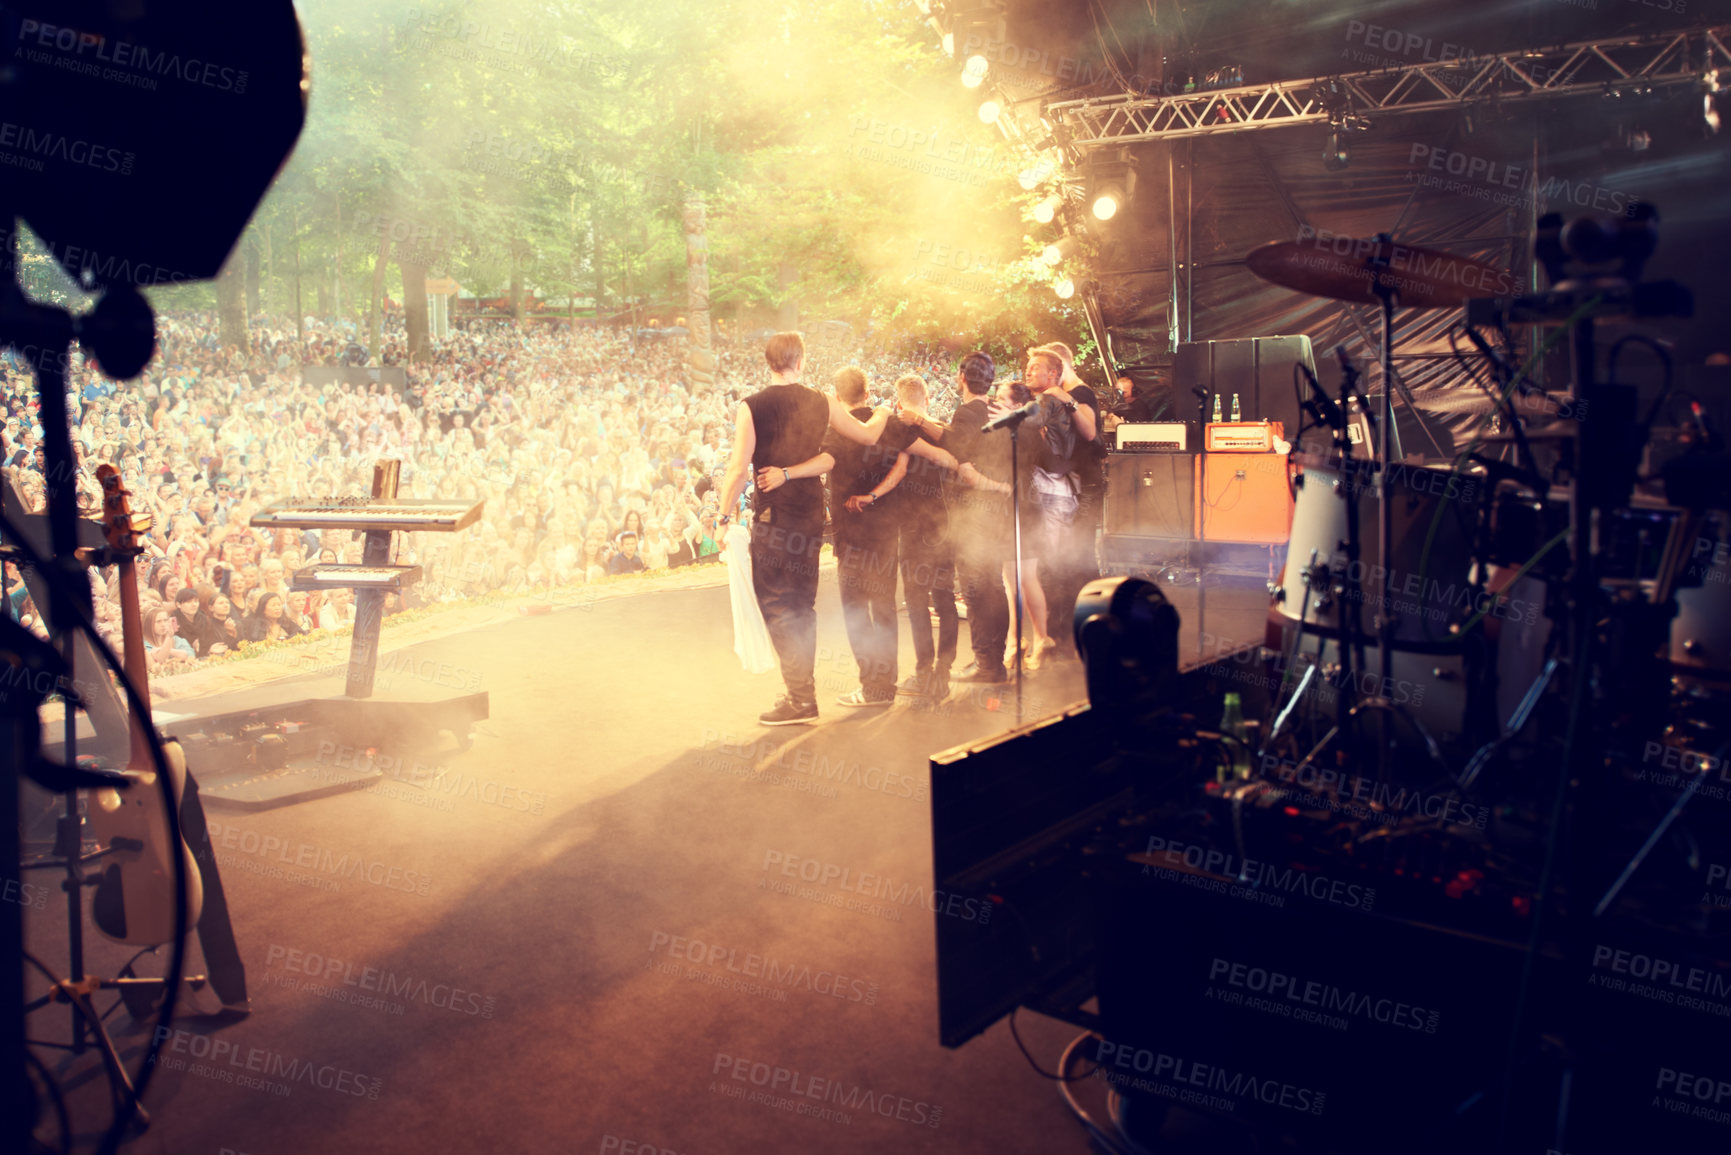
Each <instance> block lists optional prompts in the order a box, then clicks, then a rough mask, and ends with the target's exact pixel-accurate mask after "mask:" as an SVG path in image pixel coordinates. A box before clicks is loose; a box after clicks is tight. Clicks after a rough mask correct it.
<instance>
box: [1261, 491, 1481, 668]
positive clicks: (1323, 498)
mask: <svg viewBox="0 0 1731 1155" xmlns="http://www.w3.org/2000/svg"><path fill="white" fill-rule="evenodd" d="M1297 460H1299V461H1300V463H1301V464H1302V465H1303V468H1304V471H1303V473H1302V474H1301V475H1300V478H1299V482H1298V484H1299V490H1298V498H1297V500H1296V501H1295V502H1294V505H1293V516H1292V539H1291V544H1290V545H1288V547H1287V551H1286V569H1285V572H1284V574H1283V575H1282V580H1281V585H1280V589H1279V590H1278V591H1277V592H1276V594H1275V601H1276V604H1277V606H1278V608H1279V612H1280V613H1281V614H1282V615H1283V616H1285V617H1287V618H1290V619H1292V620H1293V621H1300V620H1302V621H1303V622H1304V625H1305V628H1306V629H1310V630H1314V631H1315V632H1317V633H1320V634H1323V635H1324V636H1329V637H1332V636H1335V635H1337V634H1339V632H1340V628H1341V620H1342V610H1343V604H1342V603H1343V601H1344V599H1343V598H1342V597H1341V596H1340V595H1338V594H1336V592H1335V590H1336V588H1337V587H1339V586H1340V585H1341V584H1342V582H1343V581H1344V580H1345V579H1346V577H1347V576H1349V575H1348V574H1347V556H1346V513H1347V494H1346V484H1345V481H1344V479H1343V478H1342V476H1341V473H1340V471H1339V470H1338V469H1335V468H1334V467H1333V466H1332V465H1329V464H1325V463H1323V462H1321V461H1320V460H1319V459H1316V458H1310V457H1305V458H1299V459H1297ZM1357 476H1358V480H1357V489H1358V491H1359V492H1358V540H1359V562H1358V567H1357V569H1356V571H1355V572H1354V573H1353V574H1351V575H1350V576H1352V577H1354V578H1356V579H1357V580H1358V583H1359V587H1360V588H1359V596H1360V598H1361V599H1362V605H1363V607H1364V609H1365V611H1367V612H1365V613H1363V614H1362V615H1361V616H1360V619H1359V620H1360V623H1361V625H1362V628H1363V629H1364V631H1365V633H1366V635H1367V636H1374V635H1375V633H1376V616H1377V611H1378V610H1379V609H1380V608H1382V607H1383V596H1384V595H1383V585H1382V579H1383V572H1382V569H1381V566H1380V557H1381V555H1380V553H1379V551H1378V549H1377V541H1378V536H1379V534H1378V529H1379V521H1378V516H1379V511H1378V508H1377V493H1376V483H1377V479H1379V478H1380V477H1381V476H1382V475H1381V474H1380V473H1371V472H1369V471H1365V472H1361V473H1359V474H1358V475H1357ZM1388 484H1389V492H1390V498H1389V502H1390V506H1391V508H1390V511H1389V512H1390V521H1391V522H1392V524H1393V529H1394V534H1393V540H1392V542H1391V543H1390V547H1389V551H1388V568H1389V571H1390V574H1389V585H1388V594H1387V597H1388V605H1387V610H1388V611H1389V612H1390V613H1391V614H1392V616H1393V618H1394V640H1395V644H1396V646H1397V647H1400V646H1405V647H1407V648H1423V647H1426V646H1434V645H1437V644H1440V643H1447V642H1448V641H1449V640H1450V638H1451V634H1450V632H1449V627H1450V626H1451V625H1458V624H1461V623H1464V622H1465V621H1466V620H1467V619H1468V618H1470V617H1472V615H1473V612H1474V606H1473V598H1472V590H1471V587H1470V586H1469V584H1468V576H1469V573H1470V570H1471V566H1472V556H1471V555H1472V540H1473V524H1474V520H1475V517H1476V513H1477V506H1478V502H1479V500H1480V499H1481V498H1482V497H1483V488H1484V485H1485V482H1484V480H1483V478H1481V477H1477V476H1474V475H1472V474H1457V473H1455V472H1453V471H1452V470H1450V469H1447V468H1426V467H1421V466H1410V465H1396V466H1394V467H1392V468H1391V469H1390V470H1389V471H1388ZM1433 523H1434V524H1435V526H1436V533H1435V535H1434V537H1432V536H1431V526H1432V524H1433ZM1427 538H1428V539H1430V548H1429V552H1428V555H1427V552H1426V548H1425V543H1426V540H1427ZM1313 553H1314V555H1315V557H1314V562H1313V560H1312V554H1313Z"/></svg>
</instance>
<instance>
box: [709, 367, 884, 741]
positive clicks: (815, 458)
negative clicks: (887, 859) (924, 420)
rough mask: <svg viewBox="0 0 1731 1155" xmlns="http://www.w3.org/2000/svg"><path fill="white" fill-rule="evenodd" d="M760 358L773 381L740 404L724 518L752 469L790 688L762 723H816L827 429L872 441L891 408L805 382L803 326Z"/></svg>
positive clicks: (758, 561)
mask: <svg viewBox="0 0 1731 1155" xmlns="http://www.w3.org/2000/svg"><path fill="white" fill-rule="evenodd" d="M763 355H764V359H765V360H766V361H767V362H768V363H769V371H770V380H771V384H770V385H769V386H768V387H767V388H765V389H760V390H759V391H758V392H756V393H753V394H752V395H751V396H749V397H747V398H746V399H745V400H744V401H741V402H740V403H739V412H738V415H737V417H736V418H735V427H734V435H733V456H732V457H731V459H730V460H729V461H728V465H727V474H726V476H725V478H724V479H723V481H722V485H721V500H720V509H721V512H722V514H723V517H722V518H721V524H722V525H725V524H726V523H727V522H728V521H730V520H731V518H732V515H733V512H734V510H735V509H736V508H737V507H738V502H739V495H740V493H741V492H742V491H743V490H744V489H745V482H746V478H747V476H748V471H749V470H755V474H756V480H757V493H756V496H755V499H754V501H753V510H754V518H753V521H752V527H751V580H752V586H753V588H754V589H755V590H756V593H757V604H758V606H759V607H760V608H761V609H762V610H763V624H764V625H765V626H766V627H768V630H769V640H770V642H771V643H772V644H774V646H775V653H776V656H777V657H778V658H779V659H780V660H781V677H782V681H783V682H785V683H786V685H787V694H786V695H785V696H784V697H782V698H781V699H780V700H779V701H778V702H777V703H776V704H775V706H774V708H772V709H771V710H769V711H768V712H767V713H764V714H762V715H760V716H759V718H758V721H760V722H762V723H763V724H764V725H766V726H791V725H797V724H799V723H802V722H815V721H816V720H817V680H816V678H815V676H814V670H815V667H816V665H817V559H818V550H819V549H820V548H821V547H822V545H823V487H822V485H821V484H820V483H819V482H818V480H817V479H818V476H819V475H820V474H822V473H824V472H825V471H826V470H828V469H829V468H830V467H831V466H833V465H834V463H835V462H834V459H833V458H831V457H830V455H829V454H827V453H824V452H822V449H823V440H824V433H825V431H826V430H829V429H834V430H835V431H836V432H837V433H839V434H840V435H841V436H843V437H845V438H846V439H847V440H849V441H851V442H855V443H858V444H861V445H871V444H873V443H874V442H876V441H877V439H878V435H879V434H880V433H882V432H883V428H884V423H885V422H886V421H887V419H888V417H889V411H888V410H883V411H880V412H879V413H877V414H875V415H874V416H873V417H872V419H871V420H870V421H869V422H867V423H863V424H862V423H861V422H860V421H859V420H858V419H856V418H855V417H854V416H853V415H852V414H850V413H849V412H848V410H847V406H845V405H843V404H842V403H841V402H840V401H839V400H837V399H836V398H834V397H826V396H825V395H824V394H822V393H819V392H818V391H817V390H815V389H810V388H807V387H806V386H804V385H802V384H800V378H801V376H802V375H803V374H804V372H805V342H804V341H803V340H802V339H801V338H800V335H799V334H798V333H777V334H776V335H775V336H773V337H771V338H770V339H769V344H768V345H767V346H766V347H765V348H764V351H763Z"/></svg>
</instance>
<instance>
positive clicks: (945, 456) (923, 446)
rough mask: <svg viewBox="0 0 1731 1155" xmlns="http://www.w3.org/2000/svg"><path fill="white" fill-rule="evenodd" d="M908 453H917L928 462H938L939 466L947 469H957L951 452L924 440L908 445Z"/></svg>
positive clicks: (904, 456) (904, 455)
mask: <svg viewBox="0 0 1731 1155" xmlns="http://www.w3.org/2000/svg"><path fill="white" fill-rule="evenodd" d="M907 452H908V453H917V454H918V455H919V456H921V457H923V458H925V459H926V460H927V461H933V462H936V463H937V464H939V465H941V466H943V467H944V468H945V469H955V468H956V459H955V457H954V456H953V455H952V454H951V453H950V452H949V450H947V449H944V448H943V447H941V446H937V445H933V444H932V443H931V442H929V441H926V440H923V439H921V440H918V441H914V442H912V443H910V444H909V445H908V448H907ZM902 456H903V458H904V460H905V458H906V456H907V454H905V453H904V454H903V455H902Z"/></svg>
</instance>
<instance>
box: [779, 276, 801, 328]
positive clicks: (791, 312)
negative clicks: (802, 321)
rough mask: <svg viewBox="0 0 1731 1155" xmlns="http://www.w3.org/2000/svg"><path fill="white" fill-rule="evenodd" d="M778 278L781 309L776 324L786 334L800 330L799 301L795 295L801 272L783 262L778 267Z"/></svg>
mask: <svg viewBox="0 0 1731 1155" xmlns="http://www.w3.org/2000/svg"><path fill="white" fill-rule="evenodd" d="M776 276H777V279H778V280H779V281H780V282H781V307H780V311H779V314H778V316H777V318H776V323H777V324H779V325H780V326H781V330H782V332H784V333H787V332H792V331H793V330H795V329H797V328H799V299H798V298H797V297H795V296H794V295H793V292H792V290H793V286H794V283H795V282H797V281H798V280H799V270H798V269H796V268H794V267H793V266H792V265H790V264H788V263H787V262H786V261H782V262H781V263H780V264H778V265H777V266H776Z"/></svg>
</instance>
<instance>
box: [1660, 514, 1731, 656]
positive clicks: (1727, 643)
mask: <svg viewBox="0 0 1731 1155" xmlns="http://www.w3.org/2000/svg"><path fill="white" fill-rule="evenodd" d="M1682 582H1685V583H1689V584H1688V585H1686V586H1683V587H1682V588H1679V589H1678V590H1677V591H1676V592H1675V594H1674V596H1675V597H1676V599H1677V616H1676V617H1674V618H1672V619H1671V647H1670V659H1671V665H1672V666H1674V667H1676V668H1677V669H1678V671H1679V672H1696V673H1702V674H1708V675H1712V676H1714V677H1715V678H1731V513H1724V512H1719V513H1713V514H1709V515H1708V516H1707V517H1706V518H1705V519H1704V520H1703V522H1702V524H1701V530H1700V532H1699V533H1698V534H1697V535H1696V539H1695V541H1694V542H1692V543H1691V544H1690V554H1689V562H1688V565H1687V566H1686V567H1685V569H1684V572H1683V577H1682ZM1680 584H1681V583H1680Z"/></svg>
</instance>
